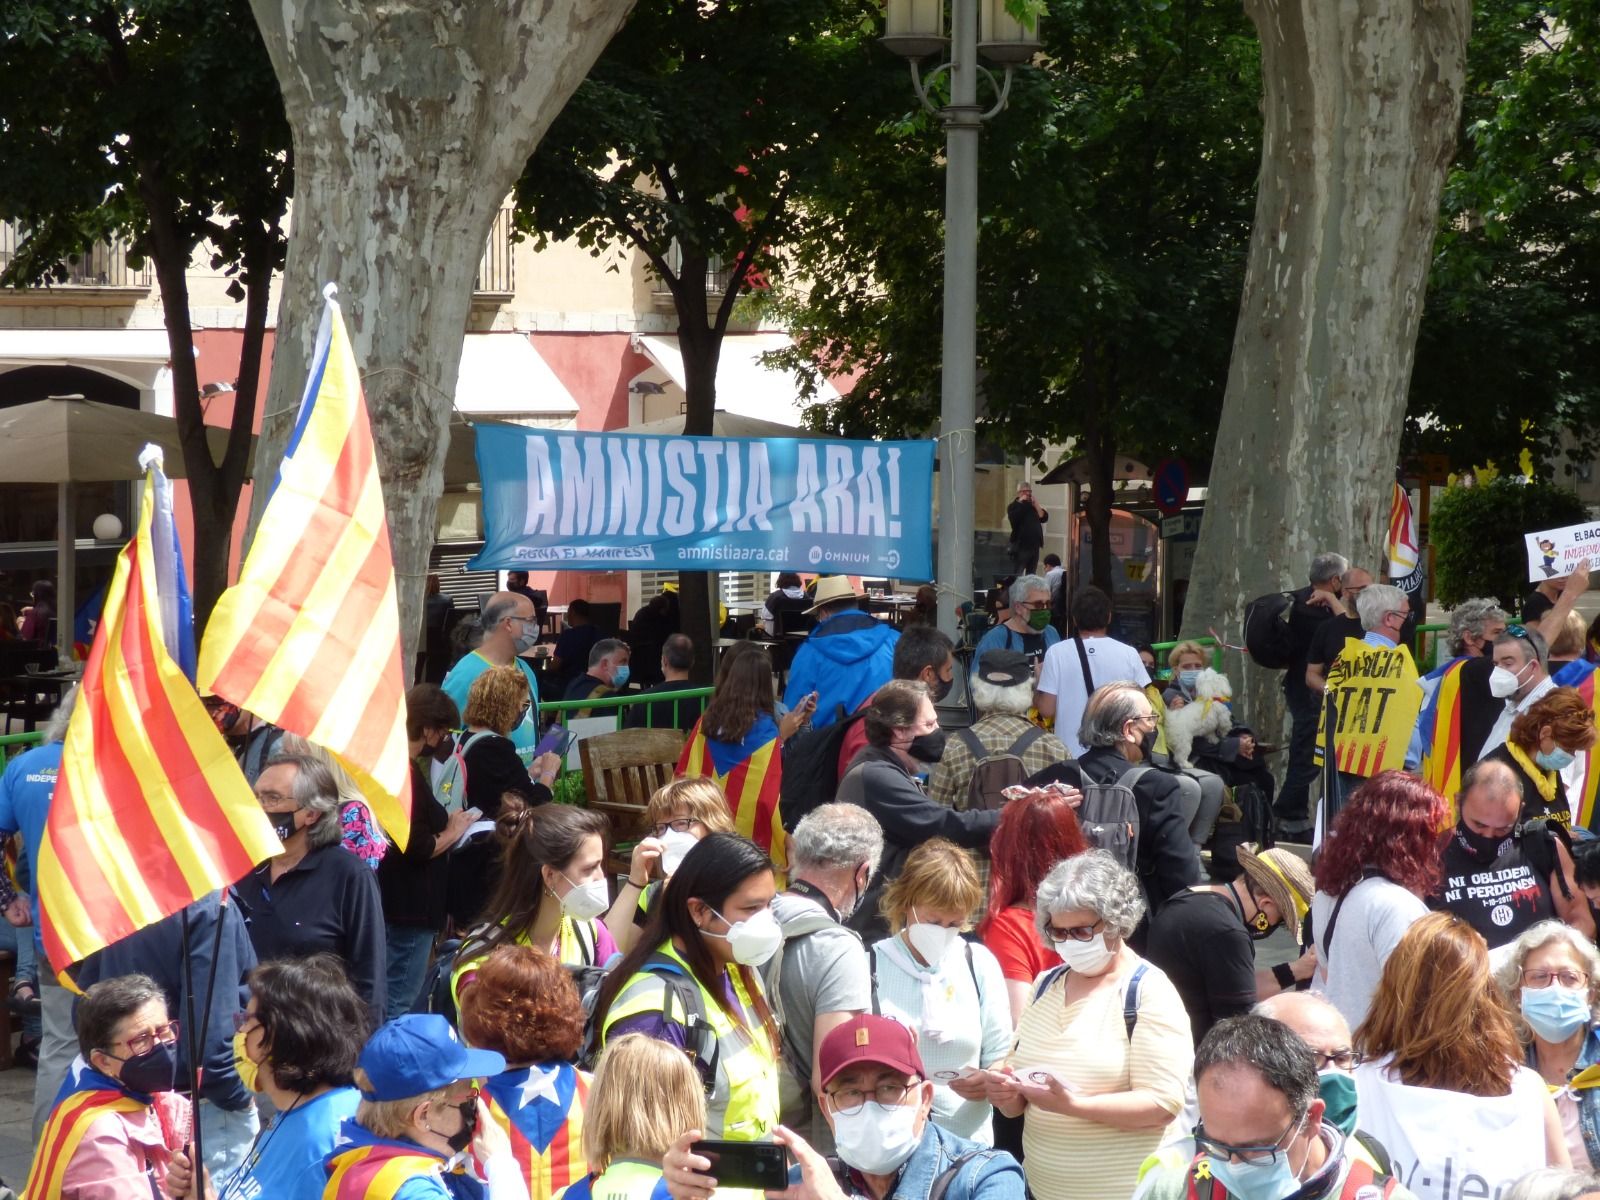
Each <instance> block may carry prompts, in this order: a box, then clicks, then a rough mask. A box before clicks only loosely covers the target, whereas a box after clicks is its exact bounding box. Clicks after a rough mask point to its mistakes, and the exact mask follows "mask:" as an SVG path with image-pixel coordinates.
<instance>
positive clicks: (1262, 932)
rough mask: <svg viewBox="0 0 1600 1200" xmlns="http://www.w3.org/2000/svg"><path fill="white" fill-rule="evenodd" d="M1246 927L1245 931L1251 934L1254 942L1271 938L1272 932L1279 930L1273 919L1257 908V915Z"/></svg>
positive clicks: (1247, 922) (1246, 923)
mask: <svg viewBox="0 0 1600 1200" xmlns="http://www.w3.org/2000/svg"><path fill="white" fill-rule="evenodd" d="M1244 927H1245V931H1246V932H1248V933H1249V934H1250V940H1251V941H1252V942H1259V941H1261V940H1262V939H1263V938H1268V937H1271V936H1272V931H1273V930H1274V929H1276V928H1277V925H1276V924H1274V923H1273V920H1272V918H1271V917H1269V916H1267V914H1266V913H1264V912H1262V911H1261V909H1260V908H1259V907H1257V909H1256V915H1255V916H1254V917H1252V918H1250V920H1248V921H1246V922H1245V924H1244Z"/></svg>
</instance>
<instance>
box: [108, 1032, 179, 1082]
mask: <svg viewBox="0 0 1600 1200" xmlns="http://www.w3.org/2000/svg"><path fill="white" fill-rule="evenodd" d="M120 1078H121V1080H122V1085H123V1087H126V1088H128V1089H129V1090H131V1091H135V1092H144V1093H145V1094H146V1095H153V1094H154V1093H156V1092H170V1091H172V1089H173V1088H174V1087H176V1086H177V1079H178V1047H177V1046H176V1045H175V1044H174V1043H172V1042H157V1043H156V1044H155V1045H154V1046H152V1047H150V1049H148V1050H146V1051H145V1052H144V1053H143V1054H135V1055H134V1056H133V1057H132V1058H125V1059H123V1060H122V1074H121V1076H120Z"/></svg>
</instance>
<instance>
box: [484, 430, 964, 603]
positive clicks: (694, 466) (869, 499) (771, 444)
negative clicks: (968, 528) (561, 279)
mask: <svg viewBox="0 0 1600 1200" xmlns="http://www.w3.org/2000/svg"><path fill="white" fill-rule="evenodd" d="M477 437H478V475H479V478H480V479H481V480H482V482H483V523H484V533H485V539H486V540H485V544H484V548H483V550H482V552H481V553H479V554H478V556H477V557H476V558H474V559H473V560H472V561H471V562H470V563H468V564H467V565H468V567H469V569H471V570H487V569H496V570H530V569H532V570H538V569H540V568H545V569H549V568H558V569H561V570H572V571H584V570H589V571H599V570H606V571H616V570H641V569H646V568H649V569H655V570H672V569H679V570H686V571H817V572H828V573H836V574H849V575H878V574H883V575H894V576H898V577H900V578H902V579H929V578H931V577H932V575H933V453H934V443H933V442H931V441H919V442H853V441H843V440H833V439H817V440H810V439H804V438H721V437H659V436H645V435H640V434H628V433H576V432H572V431H568V430H549V429H525V428H513V427H509V426H499V425H480V426H478V429H477Z"/></svg>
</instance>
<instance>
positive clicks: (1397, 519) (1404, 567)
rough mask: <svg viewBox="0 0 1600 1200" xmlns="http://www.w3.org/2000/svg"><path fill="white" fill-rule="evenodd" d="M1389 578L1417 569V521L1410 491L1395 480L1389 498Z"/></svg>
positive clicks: (1404, 574)
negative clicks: (1413, 512) (1413, 514)
mask: <svg viewBox="0 0 1600 1200" xmlns="http://www.w3.org/2000/svg"><path fill="white" fill-rule="evenodd" d="M1388 545H1389V578H1390V579H1404V578H1405V577H1406V576H1407V575H1409V574H1411V572H1413V571H1415V570H1416V569H1417V560H1418V559H1419V558H1420V557H1421V551H1420V550H1419V549H1418V547H1417V523H1416V521H1415V520H1414V519H1413V518H1412V513H1411V493H1410V492H1408V491H1406V490H1405V488H1403V487H1401V486H1400V483H1399V481H1398V480H1396V481H1395V484H1394V491H1393V493H1392V494H1391V496H1390V499H1389V537H1388Z"/></svg>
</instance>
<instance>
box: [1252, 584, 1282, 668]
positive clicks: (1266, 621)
mask: <svg viewBox="0 0 1600 1200" xmlns="http://www.w3.org/2000/svg"><path fill="white" fill-rule="evenodd" d="M1293 611H1294V593H1293V592H1268V593H1267V594H1266V595H1265V596H1257V597H1256V598H1255V599H1254V600H1252V601H1250V603H1249V604H1246V605H1245V606H1244V645H1245V649H1246V650H1248V651H1250V658H1251V660H1252V661H1254V662H1255V664H1256V666H1258V667H1266V668H1268V669H1269V670H1273V671H1282V670H1285V669H1287V668H1288V666H1289V664H1290V663H1292V662H1293V661H1294V636H1293V635H1292V634H1291V633H1290V631H1289V614H1290V613H1291V612H1293Z"/></svg>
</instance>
